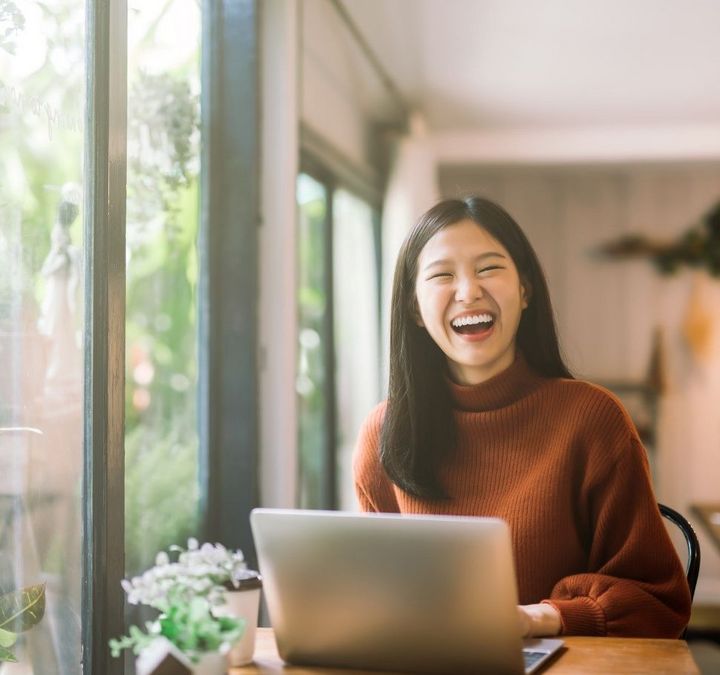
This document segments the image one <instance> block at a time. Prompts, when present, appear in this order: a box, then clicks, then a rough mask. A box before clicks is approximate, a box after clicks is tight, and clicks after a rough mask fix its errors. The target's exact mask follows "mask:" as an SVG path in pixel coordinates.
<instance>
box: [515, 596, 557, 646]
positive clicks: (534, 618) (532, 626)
mask: <svg viewBox="0 0 720 675" xmlns="http://www.w3.org/2000/svg"><path fill="white" fill-rule="evenodd" d="M518 621H519V623H520V634H521V635H522V637H524V638H527V637H551V636H553V635H558V634H559V633H560V629H561V628H562V621H561V620H560V612H558V611H557V610H556V609H555V608H554V607H553V606H552V605H549V604H548V603H546V602H543V603H540V604H539V605H518Z"/></svg>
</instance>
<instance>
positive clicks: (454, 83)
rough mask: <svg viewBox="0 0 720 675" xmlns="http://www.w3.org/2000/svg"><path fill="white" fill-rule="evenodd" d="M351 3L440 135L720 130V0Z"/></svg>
mask: <svg viewBox="0 0 720 675" xmlns="http://www.w3.org/2000/svg"><path fill="white" fill-rule="evenodd" d="M342 4H343V5H344V7H345V8H346V10H347V11H348V13H349V14H350V16H351V17H352V19H353V21H354V22H355V23H356V24H357V26H358V28H359V29H360V31H361V33H362V34H363V36H364V37H365V39H366V41H367V42H368V44H369V45H370V47H371V49H372V50H373V51H374V52H375V54H376V55H377V56H378V57H379V59H380V61H381V62H382V64H383V67H384V68H385V69H386V71H387V72H388V74H389V75H390V76H391V78H392V79H393V80H394V81H395V83H396V84H397V85H398V87H399V89H400V90H401V92H402V95H403V97H404V98H405V99H406V101H407V102H408V103H409V104H410V105H411V106H412V107H413V108H414V109H417V110H419V111H421V112H422V113H423V114H424V116H425V118H426V121H427V123H428V126H429V127H430V129H431V130H433V131H434V132H438V131H445V132H447V131H451V130H453V131H456V130H470V129H477V128H484V129H498V130H503V129H510V128H527V129H547V128H558V127H565V128H567V127H577V128H584V127H592V126H602V127H611V126H613V125H618V126H624V127H631V126H633V125H638V126H639V125H644V126H653V125H656V126H663V127H666V128H667V127H669V126H672V125H684V127H687V126H688V125H693V124H698V125H706V126H707V125H720V49H719V48H718V44H719V42H718V32H719V31H720V0H602V1H600V0H543V1H540V0H342ZM375 80H376V81H375V83H374V84H370V83H369V84H368V95H369V96H370V98H371V101H372V104H371V105H372V108H373V109H374V110H375V111H376V114H377V115H378V116H380V117H386V118H388V117H393V116H397V110H398V107H397V105H394V104H393V103H392V100H391V97H389V96H388V92H387V90H386V89H385V88H383V86H382V85H381V84H380V79H379V78H375ZM718 128H720V126H719V127H718Z"/></svg>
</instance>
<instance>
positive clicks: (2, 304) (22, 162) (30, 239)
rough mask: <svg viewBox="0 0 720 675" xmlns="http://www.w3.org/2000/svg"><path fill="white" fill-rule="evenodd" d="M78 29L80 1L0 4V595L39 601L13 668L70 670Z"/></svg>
mask: <svg viewBox="0 0 720 675" xmlns="http://www.w3.org/2000/svg"><path fill="white" fill-rule="evenodd" d="M84 35H85V0H54V1H53V2H52V3H48V2H39V1H38V2H35V1H33V0H22V1H21V0H0V593H6V592H12V591H14V590H16V589H18V588H21V587H27V586H36V585H40V584H44V585H45V594H46V603H45V606H46V611H45V617H44V619H43V620H42V621H41V622H40V624H39V625H38V626H36V627H35V628H34V629H33V630H32V631H29V632H26V633H20V634H19V639H18V642H17V644H15V645H13V646H12V647H11V651H13V652H14V654H15V657H16V658H17V659H18V661H19V663H18V665H17V666H15V668H17V669H19V670H18V671H17V672H22V673H24V674H25V673H38V674H40V673H42V674H45V673H60V674H64V673H67V674H68V675H70V674H72V675H75V674H76V673H78V672H80V658H81V652H80V632H81V618H80V617H81V529H82V528H81V521H82V519H81V505H80V494H81V486H82V470H83V421H84V419H83V400H82V399H83V357H82V347H81V345H82V344H83V332H84V325H83V306H82V302H83V270H82V247H83V241H82V232H83V226H82V221H83V213H82V202H83V194H82V193H83V172H82V160H83V134H84V128H83V127H84V119H85V110H84V107H85V71H86V66H85V40H84ZM3 672H5V670H4V671H3ZM7 672H10V671H9V670H8V671H7ZM13 672H15V671H13Z"/></svg>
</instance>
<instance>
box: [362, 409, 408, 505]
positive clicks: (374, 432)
mask: <svg viewBox="0 0 720 675" xmlns="http://www.w3.org/2000/svg"><path fill="white" fill-rule="evenodd" d="M384 415H385V403H380V404H379V405H378V406H377V407H376V408H375V409H374V410H373V411H372V412H371V413H370V414H369V415H368V417H367V419H366V420H365V423H364V424H363V426H362V427H361V429H360V433H359V435H358V440H357V444H356V446H355V453H354V456H353V478H354V481H355V494H356V495H357V498H358V502H359V504H360V508H361V509H362V510H363V511H377V512H382V513H399V512H400V508H399V506H398V503H397V498H396V497H395V492H394V490H393V485H392V482H391V481H390V479H389V478H388V477H387V474H386V473H385V470H384V469H383V467H382V464H381V462H380V429H381V427H382V420H383V417H384Z"/></svg>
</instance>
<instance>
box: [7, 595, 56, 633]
mask: <svg viewBox="0 0 720 675" xmlns="http://www.w3.org/2000/svg"><path fill="white" fill-rule="evenodd" d="M44 614H45V584H38V585H37V586H27V587H25V588H20V589H18V590H17V591H12V592H11V593H6V594H5V595H2V596H0V628H2V629H4V630H6V631H12V632H13V633H20V632H22V631H24V630H28V629H29V628H32V627H33V626H34V625H36V624H37V623H39V622H40V619H42V618H43V615H44Z"/></svg>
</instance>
